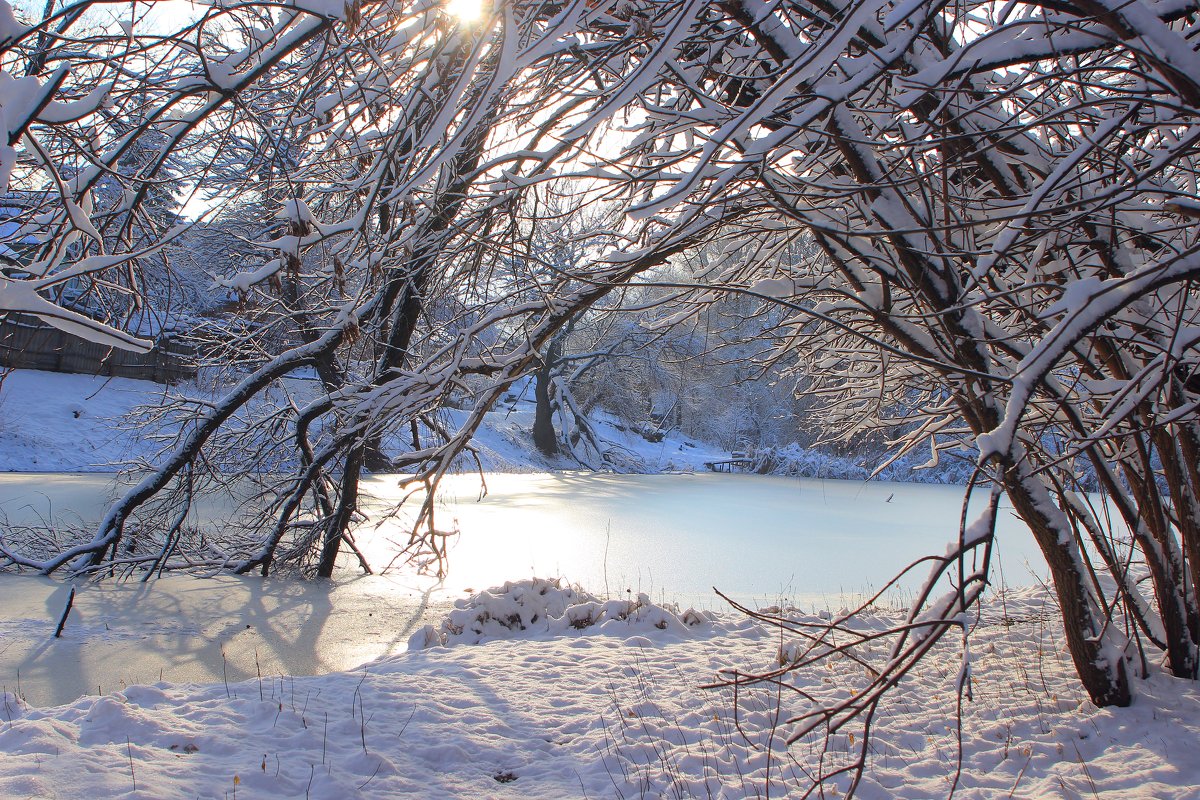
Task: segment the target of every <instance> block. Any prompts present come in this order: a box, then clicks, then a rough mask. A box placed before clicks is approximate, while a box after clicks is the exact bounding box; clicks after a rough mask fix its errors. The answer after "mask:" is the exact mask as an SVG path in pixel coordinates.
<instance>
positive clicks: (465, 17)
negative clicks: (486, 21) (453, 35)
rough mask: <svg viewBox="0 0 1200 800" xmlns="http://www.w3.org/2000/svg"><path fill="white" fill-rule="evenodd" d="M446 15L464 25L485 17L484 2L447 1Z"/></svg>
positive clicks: (477, 0)
mask: <svg viewBox="0 0 1200 800" xmlns="http://www.w3.org/2000/svg"><path fill="white" fill-rule="evenodd" d="M445 8H446V13H448V14H450V16H452V17H454V18H455V19H456V20H458V21H459V22H461V23H462V24H464V25H469V24H471V23H472V22H476V21H478V20H479V18H480V17H482V16H483V0H446V5H445Z"/></svg>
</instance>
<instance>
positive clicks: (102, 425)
mask: <svg viewBox="0 0 1200 800" xmlns="http://www.w3.org/2000/svg"><path fill="white" fill-rule="evenodd" d="M307 383H308V382H307V381H304V380H295V381H293V382H292V385H293V386H294V387H295V391H296V393H297V394H303V393H304V391H305V388H306V384H307ZM522 390H523V387H518V388H517V389H516V390H514V392H513V393H511V394H510V395H509V396H508V399H507V400H506V401H505V402H504V403H502V404H501V405H500V406H499V407H498V408H497V409H496V410H495V411H493V412H492V413H490V414H489V415H488V417H487V420H486V422H485V424H484V427H483V429H482V430H481V431H480V432H479V434H478V436H477V437H476V439H475V441H474V446H475V448H476V449H477V451H478V453H479V455H480V459H481V461H482V463H483V466H484V469H486V470H489V471H496V472H535V471H536V472H544V471H547V470H553V469H560V468H567V469H570V468H574V469H578V468H579V465H578V464H575V463H574V462H571V461H569V460H568V459H565V458H560V459H557V460H553V461H550V460H547V459H546V458H544V457H543V456H542V455H541V454H540V453H538V452H537V450H536V449H535V448H534V447H533V440H532V436H531V434H530V431H531V430H532V427H533V402H532V392H523V391H522ZM198 392H200V390H199V389H197V388H196V387H195V386H192V385H183V386H179V387H173V388H168V387H164V386H161V385H159V384H156V383H151V382H149V381H136V380H129V379H127V378H104V377H95V376H89V375H65V374H59V373H53V372H40V371H36V370H13V371H12V372H10V373H9V374H8V376H7V377H6V378H5V379H4V383H3V386H2V387H0V471H5V472H92V471H112V470H116V469H119V468H120V466H121V465H122V464H124V463H128V462H130V461H133V460H137V459H151V458H153V456H154V454H155V453H157V452H158V451H159V450H160V448H161V447H162V446H163V444H162V442H161V441H159V440H158V439H157V437H155V436H154V434H155V432H156V430H157V429H156V428H154V427H153V426H148V425H146V424H144V422H143V421H142V420H141V419H139V418H138V417H137V416H132V415H133V414H134V411H135V409H137V408H138V407H139V406H143V405H152V406H153V405H157V404H161V403H163V402H165V401H166V399H167V397H168V396H169V395H170V394H171V393H182V394H190V395H193V396H194V395H195V394H197V393H198ZM446 413H448V414H450V415H456V414H462V413H465V412H455V411H453V410H449V411H447V412H446ZM594 421H595V423H596V427H597V429H598V430H599V432H600V433H601V435H602V436H603V437H604V438H605V439H606V440H607V441H608V442H609V443H610V445H611V446H612V447H613V448H615V449H616V450H617V451H618V452H619V453H620V454H621V456H622V459H621V460H622V462H623V463H625V464H627V465H628V468H629V470H628V471H631V472H652V473H653V472H671V471H691V470H702V469H705V467H704V462H706V461H714V460H721V459H725V458H728V457H729V453H727V452H724V451H721V450H718V449H716V448H713V447H711V446H708V445H705V444H704V443H702V442H697V441H693V440H689V439H686V438H682V437H679V436H675V435H672V434H671V433H670V432H667V433H666V434H665V435H664V436H663V439H662V441H659V442H651V441H649V440H648V439H647V438H645V437H643V436H640V435H639V434H638V433H636V432H634V431H632V430H629V429H628V428H626V427H625V426H622V425H620V423H618V422H617V421H616V420H614V419H612V418H611V417H610V416H608V415H605V414H599V415H597V417H596V418H595V420H594Z"/></svg>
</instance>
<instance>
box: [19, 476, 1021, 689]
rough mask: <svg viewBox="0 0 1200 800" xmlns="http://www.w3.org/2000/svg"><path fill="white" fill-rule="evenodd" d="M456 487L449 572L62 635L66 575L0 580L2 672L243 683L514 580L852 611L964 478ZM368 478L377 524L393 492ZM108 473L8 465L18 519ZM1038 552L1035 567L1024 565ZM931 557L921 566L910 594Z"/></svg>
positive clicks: (118, 617) (90, 602)
mask: <svg viewBox="0 0 1200 800" xmlns="http://www.w3.org/2000/svg"><path fill="white" fill-rule="evenodd" d="M487 485H488V495H487V497H486V498H485V499H484V500H483V501H482V502H476V499H477V497H478V494H479V478H478V476H474V475H466V476H454V477H452V478H449V479H447V480H446V481H445V483H444V484H443V487H442V488H443V496H442V501H441V504H440V506H439V509H438V514H439V520H438V526H439V528H442V529H447V528H452V527H453V528H457V529H458V530H459V531H460V533H459V534H458V535H457V536H454V537H452V538H451V540H450V556H449V572H448V574H447V576H446V578H445V579H444V580H443V581H438V580H437V579H436V578H434V577H432V576H425V575H418V574H416V573H415V572H413V571H412V570H411V569H410V570H398V571H396V572H395V573H394V574H390V575H387V576H382V577H366V578H363V577H357V576H354V575H353V574H351V572H350V570H349V569H347V571H346V573H345V575H344V576H343V577H341V578H339V579H336V580H333V581H323V582H316V581H315V582H297V581H289V580H279V579H269V580H267V581H263V580H261V579H257V578H234V577H230V576H226V577H223V578H220V579H217V580H201V579H195V578H190V577H186V576H175V577H171V578H169V579H167V580H164V581H162V582H160V583H157V584H153V585H151V586H142V585H140V584H123V585H118V586H112V585H96V584H91V583H88V584H83V585H81V587H80V589H79V595H78V598H77V600H76V607H75V610H74V611H73V612H72V614H71V617H70V619H69V621H68V624H67V628H66V631H65V633H64V636H63V638H62V639H59V640H55V639H53V638H51V635H52V633H53V629H54V625H55V623H56V622H57V619H58V616H59V615H60V614H61V612H62V608H63V605H64V603H65V601H66V594H67V591H68V589H67V587H65V586H63V585H62V584H61V583H58V582H56V581H51V580H46V579H41V578H33V577H14V576H0V607H3V608H4V609H5V611H6V613H5V614H4V616H3V618H2V619H0V628H2V629H3V630H2V633H3V637H2V639H3V642H4V644H3V645H0V683H3V684H4V685H5V686H7V687H8V688H9V689H13V688H15V687H16V682H17V677H18V674H17V673H18V670H19V673H20V679H21V681H22V684H23V686H22V689H23V691H24V692H25V693H26V695H27V696H28V697H29V699H30V700H31V701H32V702H35V703H52V702H67V701H69V700H71V699H73V698H74V697H77V696H79V695H80V694H82V693H85V692H96V691H97V690H98V689H99V690H100V691H110V690H112V689H118V688H120V687H121V685H122V684H123V683H133V682H150V681H155V680H158V679H159V678H160V677H161V678H164V679H167V680H174V681H213V680H215V681H220V680H223V679H228V680H230V681H235V680H242V679H247V678H253V677H255V676H256V675H257V674H263V675H272V674H275V675H277V674H281V673H288V674H312V673H320V672H326V671H330V670H337V669H350V668H353V667H355V666H357V665H359V664H361V663H363V662H365V661H368V660H370V659H372V658H376V657H378V656H381V655H385V654H387V653H394V652H397V651H400V650H403V649H404V648H405V643H406V641H407V637H408V635H409V634H410V633H411V632H412V631H413V630H415V628H417V627H419V626H420V625H421V624H424V623H426V622H431V621H435V620H436V619H437V618H438V616H439V614H440V612H441V611H442V610H444V605H445V604H446V603H448V602H449V601H450V600H452V599H454V598H458V597H462V596H464V594H466V593H469V592H473V591H479V590H482V589H486V588H488V587H490V586H493V585H497V584H500V583H503V582H504V581H505V580H512V579H520V578H526V577H531V576H535V575H536V576H562V577H564V578H565V579H567V580H569V581H572V582H575V583H578V584H580V585H582V586H583V587H584V588H586V589H588V590H589V591H592V592H594V593H596V594H607V595H611V596H620V595H623V594H625V592H627V591H632V592H635V593H636V592H646V593H647V594H649V595H651V597H652V598H653V599H654V600H656V601H663V600H666V601H669V602H677V603H680V604H682V605H695V606H701V607H707V608H718V609H719V608H721V607H723V603H722V601H721V600H720V599H719V598H717V597H716V596H715V595H714V594H713V591H712V587H714V586H715V587H717V588H719V589H721V591H723V592H725V593H726V594H728V595H730V596H731V597H733V598H734V599H736V600H738V601H740V602H746V603H750V604H760V605H761V604H773V603H778V602H779V601H781V600H784V601H789V602H793V603H797V604H800V605H803V606H808V607H812V606H816V607H820V608H832V609H834V610H836V609H837V608H839V607H841V606H843V605H846V604H848V603H849V602H851V601H852V600H853V599H855V598H856V597H857V596H859V595H860V594H861V593H862V592H866V591H871V590H873V589H876V588H878V587H880V586H882V585H883V584H884V583H886V581H887V580H888V579H889V578H890V577H891V576H892V575H893V574H894V573H895V572H896V570H897V569H898V568H900V567H901V566H903V565H904V564H906V563H908V562H909V561H912V560H914V559H916V558H918V557H920V556H922V555H925V554H929V553H941V552H944V550H945V547H946V544H947V543H949V542H950V541H951V540H953V539H954V538H955V537H956V536H957V524H958V518H959V514H960V511H961V504H962V497H963V493H962V490H961V489H960V488H958V487H952V486H925V485H913V484H903V485H901V484H887V483H867V484H864V483H860V482H848V481H821V480H795V479H788V478H770V477H762V476H749V475H713V474H696V475H596V474H590V473H562V474H532V475H530V474H492V475H488V476H487ZM395 486H396V481H395V479H394V478H389V477H386V476H382V477H376V478H373V479H371V481H370V484H369V490H370V492H371V493H372V495H373V496H374V497H375V498H377V499H376V500H374V501H372V504H371V506H370V507H369V508H368V511H370V512H371V516H372V517H373V518H374V519H381V518H382V514H381V513H380V512H381V510H382V508H383V507H384V505H386V502H387V500H388V499H389V498H394V497H396V496H398V490H397V489H396V488H395ZM112 491H113V490H112V486H111V477H110V476H106V475H99V474H91V475H51V474H38V475H30V474H3V475H0V512H3V514H4V515H5V516H6V517H7V518H8V519H9V520H10V521H33V520H39V519H48V518H54V519H59V520H63V521H65V522H66V523H68V524H94V523H95V521H96V520H97V519H98V518H99V516H100V515H101V514H102V513H103V511H104V510H105V508H106V507H107V502H108V498H109V497H110V496H111V494H112ZM358 538H359V542H360V544H361V545H362V546H363V547H364V549H365V550H366V552H367V554H368V556H369V557H370V559H371V560H372V562H374V563H376V564H378V565H383V564H386V563H387V561H388V560H389V559H390V557H391V554H392V553H393V552H394V550H395V547H394V545H393V542H395V541H398V540H403V539H405V538H406V531H404V530H402V529H401V528H399V527H397V525H396V524H395V523H384V524H382V525H379V526H378V527H376V526H375V525H374V524H373V523H368V524H366V525H364V526H363V527H362V528H361V529H360V531H359V534H358ZM1000 542H1001V545H1000V556H1001V565H1002V567H1003V570H1004V577H1005V578H1006V579H1007V581H1008V582H1009V583H1013V584H1024V583H1028V582H1029V581H1030V569H1031V568H1032V569H1034V570H1035V571H1037V572H1039V573H1040V572H1041V568H1040V556H1039V555H1038V553H1037V552H1036V549H1035V548H1034V545H1033V543H1032V539H1031V537H1030V535H1029V533H1028V531H1027V530H1025V528H1024V526H1023V525H1021V524H1020V523H1019V522H1018V521H1017V520H1015V519H1014V518H1013V517H1012V515H1011V514H1010V513H1004V512H1002V514H1001V519H1000ZM1027 564H1028V565H1031V566H1027ZM925 572H926V570H925V569H924V568H922V569H920V570H919V571H918V572H916V573H915V574H914V576H913V577H912V578H911V579H910V580H909V581H907V583H906V588H907V589H909V590H911V589H912V588H915V585H916V584H919V583H920V581H921V578H922V577H923V576H924V574H925Z"/></svg>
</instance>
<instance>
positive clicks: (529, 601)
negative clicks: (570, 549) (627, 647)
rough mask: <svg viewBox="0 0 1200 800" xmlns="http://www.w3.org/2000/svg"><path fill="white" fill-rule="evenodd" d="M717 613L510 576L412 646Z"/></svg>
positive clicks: (689, 622) (627, 628)
mask: <svg viewBox="0 0 1200 800" xmlns="http://www.w3.org/2000/svg"><path fill="white" fill-rule="evenodd" d="M712 619H714V615H713V614H712V613H711V612H707V611H696V610H694V609H688V610H687V611H684V612H682V613H681V612H680V611H679V609H678V608H677V607H676V606H674V605H666V606H659V605H656V604H655V603H652V602H650V598H649V597H648V596H647V595H645V594H638V595H637V597H636V598H630V599H628V600H602V599H601V598H599V597H597V596H596V595H593V594H591V593H589V592H586V591H583V590H582V589H576V588H573V587H571V586H570V585H567V586H564V585H563V583H562V581H561V580H560V579H557V578H556V579H554V580H547V579H545V578H531V579H527V580H521V581H508V582H506V583H505V584H504V585H503V586H499V587H493V588H491V589H488V590H487V591H484V592H479V593H478V594H476V595H474V596H473V597H471V598H470V599H467V600H457V601H455V608H454V610H453V611H451V612H450V613H449V614H447V615H446V618H445V619H443V620H442V623H441V625H440V626H438V627H436V628H435V627H434V626H432V625H426V626H425V627H424V628H422V629H421V630H419V631H417V632H416V633H415V634H413V635H412V637H411V638H410V639H409V640H408V647H409V649H410V650H420V649H423V648H426V647H436V646H439V645H441V646H452V645H456V644H478V643H480V642H482V641H485V640H487V639H512V638H516V637H517V636H522V635H524V636H531V635H532V636H537V635H539V634H541V635H551V636H553V635H562V634H565V633H569V632H571V631H577V630H585V629H591V628H595V629H597V630H599V631H600V632H602V633H622V634H629V633H633V632H638V633H649V632H651V631H669V632H671V633H673V634H684V633H687V631H688V629H689V628H691V627H694V626H696V625H700V624H702V623H705V622H709V621H711V620H712Z"/></svg>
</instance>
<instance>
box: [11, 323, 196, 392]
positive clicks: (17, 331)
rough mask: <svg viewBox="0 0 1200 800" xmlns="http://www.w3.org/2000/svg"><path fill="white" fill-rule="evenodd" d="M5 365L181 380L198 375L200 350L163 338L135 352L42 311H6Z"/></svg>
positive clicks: (56, 370)
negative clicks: (89, 336)
mask: <svg viewBox="0 0 1200 800" xmlns="http://www.w3.org/2000/svg"><path fill="white" fill-rule="evenodd" d="M0 366H5V367H11V368H14V369H44V370H49V371H51V372H74V373H79V374H83V375H111V376H113V377H117V378H137V379H140V380H147V381H157V382H158V383H177V382H179V381H181V380H186V379H188V378H194V377H195V376H196V353H195V351H194V350H193V349H192V348H191V347H189V346H187V345H184V344H182V343H180V342H178V341H175V340H173V339H168V338H161V339H159V340H158V342H157V343H156V344H155V345H154V349H153V350H151V351H150V352H149V353H131V352H129V351H127V350H117V349H115V348H112V347H106V346H105V345H101V344H96V343H94V342H89V341H87V340H85V339H81V338H79V337H78V336H72V335H71V334H69V333H64V332H63V331H60V330H59V329H58V328H53V327H51V326H49V325H46V324H45V323H43V322H42V321H41V320H39V319H37V318H36V317H29V316H25V315H23V314H5V315H3V316H2V317H0Z"/></svg>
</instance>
